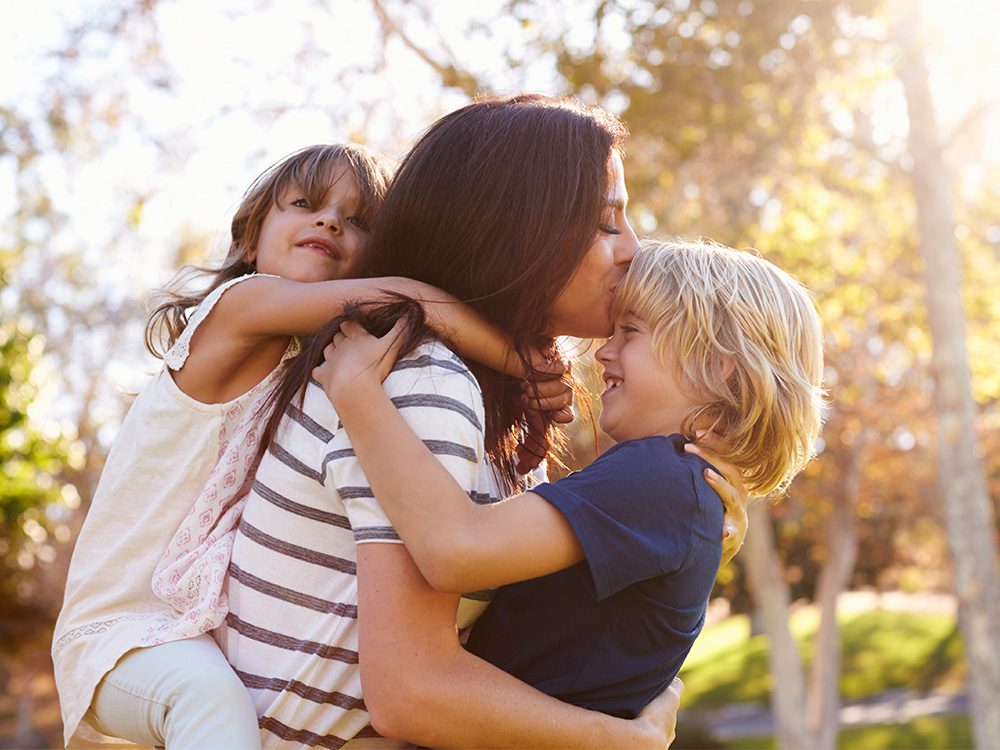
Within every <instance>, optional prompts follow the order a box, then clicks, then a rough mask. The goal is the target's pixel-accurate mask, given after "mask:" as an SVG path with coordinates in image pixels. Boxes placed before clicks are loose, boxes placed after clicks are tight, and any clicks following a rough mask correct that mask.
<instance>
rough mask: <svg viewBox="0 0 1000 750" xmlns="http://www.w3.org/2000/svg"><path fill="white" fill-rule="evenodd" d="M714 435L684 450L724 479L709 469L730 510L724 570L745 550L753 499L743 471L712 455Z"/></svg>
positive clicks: (725, 532) (724, 526) (724, 536)
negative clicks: (744, 479) (751, 500)
mask: <svg viewBox="0 0 1000 750" xmlns="http://www.w3.org/2000/svg"><path fill="white" fill-rule="evenodd" d="M712 435H713V433H710V432H703V433H700V434H699V435H698V443H700V445H699V444H698V443H687V444H686V445H685V446H684V450H686V451H687V452H688V453H694V454H696V455H699V456H701V457H702V458H704V459H705V460H706V461H708V462H709V463H710V464H712V466H714V467H715V468H716V469H718V470H719V471H720V472H722V474H721V475H720V474H718V473H717V472H715V471H712V470H711V469H705V481H707V482H708V484H709V485H710V486H711V488H712V489H713V490H715V491H716V493H717V494H718V495H719V497H721V498H722V504H723V506H724V507H725V509H726V515H725V518H724V519H723V521H722V562H721V563H720V564H719V567H720V568H721V567H722V566H723V565H725V564H726V563H728V562H729V561H730V560H732V559H733V558H734V557H736V553H737V552H739V551H740V547H742V546H743V540H744V539H745V538H746V535H747V523H748V521H747V505H748V504H749V502H750V496H749V493H748V492H747V488H746V485H744V484H743V477H742V476H741V475H740V472H739V469H737V468H736V467H735V466H733V465H732V464H731V463H729V462H728V461H723V460H722V459H721V458H719V457H718V456H716V455H715V454H714V453H712V451H711V441H712Z"/></svg>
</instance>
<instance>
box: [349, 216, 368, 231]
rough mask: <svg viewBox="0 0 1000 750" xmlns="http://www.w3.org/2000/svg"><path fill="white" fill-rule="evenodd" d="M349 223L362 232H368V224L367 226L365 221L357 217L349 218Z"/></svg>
mask: <svg viewBox="0 0 1000 750" xmlns="http://www.w3.org/2000/svg"><path fill="white" fill-rule="evenodd" d="M347 223H348V224H353V225H354V226H356V227H357V228H358V229H360V230H361V231H362V232H367V231H368V224H366V223H365V222H364V221H362V220H361V219H360V218H358V217H357V216H348V217H347Z"/></svg>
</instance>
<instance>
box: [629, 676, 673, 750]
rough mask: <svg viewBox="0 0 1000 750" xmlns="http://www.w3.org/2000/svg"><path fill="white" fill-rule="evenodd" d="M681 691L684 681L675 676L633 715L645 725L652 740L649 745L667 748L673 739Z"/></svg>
mask: <svg viewBox="0 0 1000 750" xmlns="http://www.w3.org/2000/svg"><path fill="white" fill-rule="evenodd" d="M683 692H684V683H683V682H681V681H680V679H679V678H677V677H675V678H674V681H673V682H671V683H670V684H669V685H668V686H667V689H666V690H664V691H663V692H662V693H660V695H659V696H657V697H656V698H654V699H653V701H652V703H650V704H649V705H648V706H646V707H645V708H644V709H642V711H641V712H640V713H639V715H638V716H636V717H635V719H634V721H637V722H642V723H644V724H645V725H646V728H647V730H648V734H649V735H650V737H651V739H652V741H653V742H652V745H651V747H657V748H668V747H670V744H671V743H672V742H673V741H674V735H675V733H676V731H677V709H678V708H679V707H680V705H681V693H683Z"/></svg>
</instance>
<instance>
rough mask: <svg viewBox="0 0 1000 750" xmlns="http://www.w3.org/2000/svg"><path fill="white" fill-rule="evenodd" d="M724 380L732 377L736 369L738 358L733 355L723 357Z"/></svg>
mask: <svg viewBox="0 0 1000 750" xmlns="http://www.w3.org/2000/svg"><path fill="white" fill-rule="evenodd" d="M720 364H721V365H722V380H723V381H726V380H729V378H731V377H732V375H733V373H734V372H735V371H736V360H735V359H733V358H732V357H725V356H724V357H722V359H721V363H720Z"/></svg>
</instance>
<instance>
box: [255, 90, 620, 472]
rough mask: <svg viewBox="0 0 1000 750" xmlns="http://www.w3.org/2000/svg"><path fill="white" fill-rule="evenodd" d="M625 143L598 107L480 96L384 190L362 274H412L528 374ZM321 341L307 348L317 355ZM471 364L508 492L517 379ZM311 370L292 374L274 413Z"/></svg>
mask: <svg viewBox="0 0 1000 750" xmlns="http://www.w3.org/2000/svg"><path fill="white" fill-rule="evenodd" d="M626 135H627V133H626V130H625V127H624V125H622V123H621V122H620V121H618V120H617V119H615V118H614V117H612V116H611V115H609V114H608V113H607V112H605V111H604V110H602V109H599V108H597V107H589V106H586V105H584V104H581V103H580V102H577V101H574V100H569V99H558V98H553V97H547V96H541V95H535V94H524V95H519V96H513V97H504V98H485V99H481V100H479V101H476V102H474V103H473V104H469V105H467V106H465V107H463V108H461V109H459V110H456V111H455V112H452V113H450V114H448V115H445V116H444V117H442V118H441V119H439V120H438V121H437V122H435V123H434V124H433V125H431V127H430V128H429V129H428V130H427V131H426V132H425V133H424V135H423V136H422V137H421V138H420V140H419V141H418V142H417V144H416V145H415V146H414V147H413V148H412V149H411V150H410V152H409V153H408V154H407V155H406V157H404V159H403V161H402V164H401V165H400V167H399V169H398V170H397V172H396V176H395V177H394V178H393V181H392V183H391V184H390V186H389V190H388V191H387V192H386V195H385V199H384V200H383V203H382V206H381V208H380V209H379V211H378V213H377V215H376V218H375V224H374V227H373V230H372V237H371V243H370V245H369V250H368V264H367V268H366V273H367V275H370V276H390V275H398V276H408V277H410V278H414V279H419V280H421V281H425V282H427V283H430V284H433V285H435V286H438V287H440V288H441V289H444V290H445V291H447V292H450V293H451V294H453V295H455V296H456V297H458V298H459V299H461V300H463V301H465V302H467V303H468V304H469V305H470V306H471V307H472V308H473V309H475V310H476V311H477V312H479V313H480V314H481V315H482V316H483V317H485V318H486V319H487V320H489V321H490V322H492V323H494V324H496V325H497V326H499V327H500V328H501V329H502V330H503V331H505V332H506V333H507V334H508V335H509V336H510V337H511V339H512V342H513V345H514V348H515V351H517V353H518V355H519V356H520V358H521V360H522V362H523V363H524V364H525V367H526V369H530V368H529V353H530V350H531V347H533V346H540V345H541V346H544V345H545V344H546V343H551V341H550V340H547V339H546V338H545V336H544V335H543V332H545V331H546V330H547V320H546V316H547V314H548V312H549V310H550V309H551V307H552V305H553V303H554V302H555V300H556V298H557V297H558V296H559V293H560V292H561V291H562V290H563V289H564V288H565V286H566V284H567V283H568V282H569V280H570V278H571V277H572V275H573V273H574V271H575V270H576V269H577V267H578V266H579V265H580V262H581V261H582V259H583V257H584V255H585V254H586V253H587V251H588V249H589V247H590V245H591V243H592V241H593V239H594V236H595V234H596V232H597V227H598V224H599V223H600V219H601V214H602V211H603V210H604V209H605V206H606V200H607V198H606V196H607V188H608V181H609V177H608V174H609V173H608V165H609V161H610V158H611V154H612V152H613V151H618V152H621V150H622V148H623V145H624V141H625V138H626ZM335 330H336V329H335V328H334V329H332V331H333V332H335ZM327 335H329V336H332V332H331V331H327ZM323 336H324V334H318V335H317V336H316V337H315V342H314V343H313V344H312V348H311V349H310V351H313V350H315V349H317V348H318V350H319V351H320V352H322V349H323V346H325V344H326V341H324V340H323ZM328 340H329V339H327V341H328ZM469 365H470V367H471V368H472V370H473V372H474V373H475V375H476V377H477V378H478V380H479V382H480V385H481V386H482V389H483V399H484V402H485V408H486V440H485V442H486V450H487V452H488V454H489V456H490V458H491V459H492V460H493V461H494V462H495V463H496V465H497V467H498V468H499V469H500V472H501V474H502V476H503V477H504V478H505V479H506V480H507V481H508V483H509V484H510V486H511V487H512V486H514V484H515V478H516V472H515V470H514V460H513V456H514V450H515V448H516V443H517V441H516V437H517V436H516V428H517V427H518V426H519V425H520V424H521V423H522V421H523V418H524V409H523V406H522V405H521V402H520V387H519V381H518V380H516V379H514V378H512V377H509V376H506V375H502V374H499V373H497V372H495V371H492V370H489V369H487V368H485V367H483V366H481V365H478V364H477V363H469ZM311 369H312V368H311V366H309V367H307V366H306V365H305V364H303V366H301V367H293V368H291V369H289V370H288V371H287V372H286V374H285V379H286V382H287V383H288V384H289V385H288V387H282V388H281V394H280V396H279V398H278V400H277V402H276V406H277V409H278V410H279V415H280V413H282V412H284V409H285V408H286V407H287V406H288V404H289V403H291V399H292V398H293V397H294V395H295V393H296V392H297V390H298V389H299V388H301V387H302V386H303V385H304V384H305V383H306V382H307V380H308V373H309V372H310V371H311ZM278 418H279V419H280V416H279V417H278ZM273 434H274V433H273V431H271V432H269V434H268V435H267V436H265V437H273Z"/></svg>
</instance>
